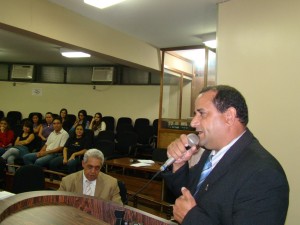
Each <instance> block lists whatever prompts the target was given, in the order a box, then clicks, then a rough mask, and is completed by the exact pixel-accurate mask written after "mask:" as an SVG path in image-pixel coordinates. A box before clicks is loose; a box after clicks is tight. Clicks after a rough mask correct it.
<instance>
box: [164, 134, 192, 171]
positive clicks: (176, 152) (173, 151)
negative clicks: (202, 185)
mask: <svg viewBox="0 0 300 225" xmlns="http://www.w3.org/2000/svg"><path fill="white" fill-rule="evenodd" d="M188 146H189V145H188V138H187V136H186V135H185V134H182V135H181V136H180V138H178V139H176V140H175V141H173V142H172V143H171V144H170V145H169V146H168V149H167V155H168V157H169V158H170V157H172V158H174V159H175V162H174V164H173V172H175V171H176V170H178V169H179V168H180V167H182V166H183V165H184V164H185V162H186V161H188V160H189V159H190V158H191V157H192V155H193V154H194V153H195V152H196V151H197V147H196V146H192V147H191V148H190V149H189V150H188V151H187V150H186V148H187V147H188Z"/></svg>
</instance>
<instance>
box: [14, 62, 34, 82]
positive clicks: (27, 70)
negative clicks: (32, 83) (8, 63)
mask: <svg viewBox="0 0 300 225" xmlns="http://www.w3.org/2000/svg"><path fill="white" fill-rule="evenodd" d="M32 76H33V65H13V66H12V71H11V78H12V79H13V80H32Z"/></svg>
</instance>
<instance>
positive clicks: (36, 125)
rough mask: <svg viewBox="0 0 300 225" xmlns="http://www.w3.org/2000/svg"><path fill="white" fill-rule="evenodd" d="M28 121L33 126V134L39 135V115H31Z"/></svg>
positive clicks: (40, 122) (40, 126)
mask: <svg viewBox="0 0 300 225" xmlns="http://www.w3.org/2000/svg"><path fill="white" fill-rule="evenodd" d="M30 120H31V122H32V125H33V132H34V134H36V135H39V132H40V129H41V128H42V121H40V118H39V115H38V114H37V113H33V114H32V117H31V118H30Z"/></svg>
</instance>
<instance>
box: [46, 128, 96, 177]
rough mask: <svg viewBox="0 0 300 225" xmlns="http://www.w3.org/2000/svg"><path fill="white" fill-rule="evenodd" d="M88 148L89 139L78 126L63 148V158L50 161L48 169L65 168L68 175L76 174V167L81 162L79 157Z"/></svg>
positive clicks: (57, 169)
mask: <svg viewBox="0 0 300 225" xmlns="http://www.w3.org/2000/svg"><path fill="white" fill-rule="evenodd" d="M89 148H91V142H90V141H89V138H86V136H85V129H84V127H83V126H82V124H78V125H77V126H76V127H75V134H73V135H70V137H69V138H68V140H67V142H66V144H65V146H64V149H63V156H58V157H56V158H54V159H52V160H51V161H50V164H49V167H50V169H51V170H54V171H59V170H61V169H65V168H66V169H67V171H68V173H69V174H70V173H74V172H76V171H77V166H78V165H79V164H80V162H81V158H80V156H82V155H83V154H84V153H85V152H86V150H87V149H89Z"/></svg>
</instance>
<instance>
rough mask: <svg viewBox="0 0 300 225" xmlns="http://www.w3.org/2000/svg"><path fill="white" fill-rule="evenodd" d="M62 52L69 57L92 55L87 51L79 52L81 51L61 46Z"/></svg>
mask: <svg viewBox="0 0 300 225" xmlns="http://www.w3.org/2000/svg"><path fill="white" fill-rule="evenodd" d="M60 53H61V55H62V56H64V57H67V58H88V57H91V55H90V54H87V53H85V52H79V51H74V50H70V49H65V48H61V49H60Z"/></svg>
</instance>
